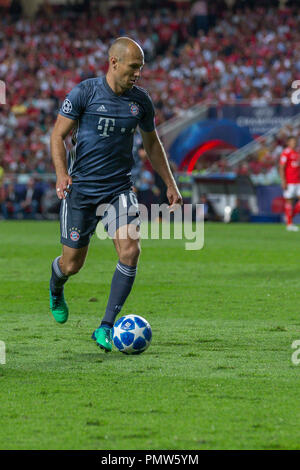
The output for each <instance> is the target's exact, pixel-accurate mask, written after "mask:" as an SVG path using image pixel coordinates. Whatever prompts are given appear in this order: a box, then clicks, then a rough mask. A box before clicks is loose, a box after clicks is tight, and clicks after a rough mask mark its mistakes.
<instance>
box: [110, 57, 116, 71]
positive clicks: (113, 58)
mask: <svg viewBox="0 0 300 470" xmlns="http://www.w3.org/2000/svg"><path fill="white" fill-rule="evenodd" d="M109 60H110V63H111V65H112V68H113V69H114V70H115V69H116V68H117V64H118V59H117V57H115V56H112V57H111V58H110V59H109Z"/></svg>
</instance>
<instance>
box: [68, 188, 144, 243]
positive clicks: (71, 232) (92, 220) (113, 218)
mask: <svg viewBox="0 0 300 470" xmlns="http://www.w3.org/2000/svg"><path fill="white" fill-rule="evenodd" d="M139 215H140V212H139V208H138V201H137V197H136V195H135V193H134V192H133V191H132V190H131V189H127V190H125V191H122V192H120V193H117V194H113V195H111V196H108V197H107V196H106V197H103V198H101V197H95V198H93V197H90V196H85V195H84V194H81V193H79V192H78V191H77V190H76V189H75V187H74V186H71V188H70V192H69V193H67V196H66V199H63V200H62V203H61V207H60V233H61V243H62V244H63V245H66V246H69V247H71V248H82V247H84V246H87V245H88V244H89V242H90V238H91V236H92V235H93V234H94V233H95V230H96V227H97V224H98V222H99V221H101V222H102V223H103V225H104V228H105V230H106V231H107V233H108V235H109V236H110V237H113V236H114V234H115V232H116V230H118V228H119V227H122V226H123V225H129V224H135V225H138V226H139V225H140V218H139Z"/></svg>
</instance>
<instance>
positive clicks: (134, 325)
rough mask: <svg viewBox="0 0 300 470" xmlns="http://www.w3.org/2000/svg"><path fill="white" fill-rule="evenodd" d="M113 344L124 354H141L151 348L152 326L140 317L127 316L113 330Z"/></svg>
mask: <svg viewBox="0 0 300 470" xmlns="http://www.w3.org/2000/svg"><path fill="white" fill-rule="evenodd" d="M112 335H113V342H114V345H115V346H116V348H118V350H119V351H121V352H122V353H124V354H141V353H142V352H144V351H146V349H147V348H148V347H149V346H150V343H151V339H152V330H151V326H150V325H149V323H148V322H147V320H145V318H143V317H140V316H138V315H125V316H123V317H121V318H119V320H117V321H116V323H115V325H114V328H113V334H112Z"/></svg>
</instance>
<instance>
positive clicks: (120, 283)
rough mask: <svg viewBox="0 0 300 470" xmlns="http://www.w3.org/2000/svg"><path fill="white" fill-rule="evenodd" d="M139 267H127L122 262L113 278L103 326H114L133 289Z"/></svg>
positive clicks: (119, 263)
mask: <svg viewBox="0 0 300 470" xmlns="http://www.w3.org/2000/svg"><path fill="white" fill-rule="evenodd" d="M136 271H137V267H136V266H127V265H126V264H123V263H121V262H120V261H119V262H118V264H117V267H116V270H115V273H114V275H113V278H112V282H111V288H110V295H109V299H108V303H107V307H106V311H105V315H104V317H103V319H102V322H101V325H107V326H111V327H112V326H113V324H114V322H115V319H116V316H117V315H118V314H119V313H120V311H121V309H122V307H123V305H124V303H125V301H126V299H127V297H128V295H129V294H130V291H131V289H132V286H133V283H134V280H135V276H136Z"/></svg>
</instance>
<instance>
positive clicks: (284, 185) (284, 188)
mask: <svg viewBox="0 0 300 470" xmlns="http://www.w3.org/2000/svg"><path fill="white" fill-rule="evenodd" d="M281 186H282V189H283V191H285V190H286V189H287V184H286V182H285V181H283V182H282V183H281Z"/></svg>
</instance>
